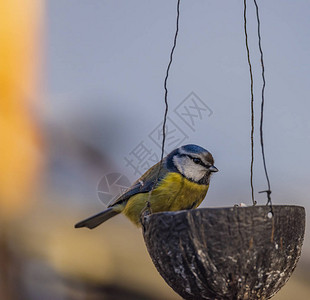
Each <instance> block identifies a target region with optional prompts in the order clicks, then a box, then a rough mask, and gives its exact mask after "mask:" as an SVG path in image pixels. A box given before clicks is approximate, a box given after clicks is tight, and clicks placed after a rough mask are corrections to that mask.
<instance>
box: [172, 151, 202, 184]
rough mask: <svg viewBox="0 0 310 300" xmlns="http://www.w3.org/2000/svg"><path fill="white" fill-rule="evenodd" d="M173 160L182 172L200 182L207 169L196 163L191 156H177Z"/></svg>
mask: <svg viewBox="0 0 310 300" xmlns="http://www.w3.org/2000/svg"><path fill="white" fill-rule="evenodd" d="M173 162H174V165H175V166H176V167H177V169H178V171H179V172H180V173H181V174H183V175H184V176H185V177H186V178H189V179H191V180H193V181H196V182H198V181H199V180H200V179H201V178H202V177H203V176H204V175H205V174H206V169H205V168H204V167H203V166H201V165H197V164H195V163H194V162H193V161H192V160H191V159H190V158H189V157H186V156H181V157H180V156H175V157H174V158H173Z"/></svg>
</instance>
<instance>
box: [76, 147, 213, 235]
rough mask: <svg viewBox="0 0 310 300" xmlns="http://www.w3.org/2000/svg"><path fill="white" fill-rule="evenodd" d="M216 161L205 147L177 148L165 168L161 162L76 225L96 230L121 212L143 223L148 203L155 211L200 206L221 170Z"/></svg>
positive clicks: (137, 222)
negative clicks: (141, 218) (109, 202)
mask: <svg viewBox="0 0 310 300" xmlns="http://www.w3.org/2000/svg"><path fill="white" fill-rule="evenodd" d="M213 164H214V160H213V157H212V155H211V153H210V152H208V151H207V150H206V149H204V148H202V147H199V146H197V145H185V146H182V147H180V148H177V149H175V150H173V151H172V152H171V153H170V154H168V155H167V156H166V157H165V158H164V159H163V162H162V165H161V167H160V163H157V164H156V165H154V166H153V167H151V168H150V169H149V170H148V171H147V172H145V173H144V174H143V175H142V176H141V177H140V178H139V179H138V180H137V181H136V182H135V183H134V184H133V185H132V186H131V187H130V188H128V190H127V191H126V192H125V193H124V194H122V195H121V196H120V197H119V198H118V199H116V200H115V201H114V203H112V204H111V205H109V207H108V208H107V209H106V210H104V211H103V212H101V213H99V214H97V215H95V216H92V217H90V218H88V219H86V220H83V221H81V222H79V223H77V224H76V225H75V228H80V227H88V228H90V229H93V228H95V227H97V226H98V225H100V224H101V223H103V222H105V221H106V220H108V219H110V218H112V217H113V216H115V215H117V214H119V213H123V214H124V215H125V216H127V217H128V218H129V219H130V220H131V221H132V222H133V223H135V224H136V225H138V226H140V217H141V213H142V211H143V210H144V209H145V208H146V206H147V203H149V207H150V210H151V211H152V212H161V211H176V210H183V209H192V208H196V207H198V206H199V205H200V203H201V202H202V200H203V199H204V197H205V196H206V194H207V191H208V188H209V182H210V177H211V174H212V172H217V171H218V169H217V168H216V167H215V166H214V165H213ZM159 168H160V173H159V176H158V180H156V178H157V175H158V170H159ZM154 185H155V186H154ZM149 192H150V193H149Z"/></svg>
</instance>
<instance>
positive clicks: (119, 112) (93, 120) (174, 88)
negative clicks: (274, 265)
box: [0, 0, 310, 300]
mask: <svg viewBox="0 0 310 300" xmlns="http://www.w3.org/2000/svg"><path fill="white" fill-rule="evenodd" d="M259 5H260V16H261V33H262V45H263V50H264V58H265V67H266V80H267V86H266V95H265V96H266V105H265V127H264V128H265V147H266V148H265V151H266V156H267V164H268V167H269V173H270V179H271V184H272V191H273V193H272V199H273V202H274V204H296V205H302V206H304V207H305V208H306V209H309V206H310V204H309V178H310V169H309V162H310V159H309V150H310V138H309V137H310V135H309V130H310V120H309V110H310V105H309V99H308V98H309V94H310V85H309V69H310V57H309V50H310V49H309V45H310V35H309V30H308V29H309V28H310V19H309V14H308V12H309V10H310V3H309V1H298V2H294V3H293V2H292V1H288V0H287V1H286V0H285V1H284V0H282V1H272V2H271V1H259ZM248 8H249V10H248V26H249V29H248V31H249V43H250V50H251V55H252V64H253V69H254V79H255V86H254V89H255V100H256V104H255V111H256V113H257V117H256V119H255V125H256V143H255V154H256V158H255V176H254V180H255V190H256V193H255V194H256V200H257V201H258V203H259V204H262V205H263V204H265V203H266V195H264V194H258V193H257V192H258V191H261V190H264V189H266V182H265V178H264V175H263V169H262V161H261V156H260V148H259V136H258V128H259V123H258V122H259V108H260V98H259V97H260V94H259V93H260V88H261V77H260V60H259V58H260V57H259V52H258V46H257V31H256V30H257V27H256V21H255V20H256V19H255V9H254V6H253V3H252V1H249V3H248ZM175 21H176V1H163V0H161V1H152V2H151V1H141V0H140V1H130V2H128V1H103V0H89V1H83V0H74V1H73V0H68V1H63V0H46V1H43V0H23V1H18V0H10V1H1V2H0V39H1V42H0V62H1V64H0V65H1V68H0V83H1V89H0V97H1V118H0V122H1V123H0V124H1V156H0V162H1V173H0V176H1V180H0V223H1V224H0V299H8V300H11V299H13V300H15V299H40V300H41V299H56V300H58V299H59V300H60V299H78V300H80V299H81V300H82V299H180V297H179V296H178V295H176V294H175V293H174V292H173V291H172V290H171V289H170V288H169V287H168V286H167V285H166V284H165V282H164V280H163V279H162V278H161V277H160V276H159V274H158V273H157V271H156V269H155V267H154V266H153V265H152V262H151V259H150V258H149V256H148V253H147V251H146V248H145V245H144V242H143V238H142V234H141V231H140V229H137V228H135V227H134V226H133V225H132V224H131V223H130V222H129V221H128V220H127V219H125V218H124V217H122V216H117V217H115V218H113V219H112V220H110V221H109V222H107V223H105V224H104V226H101V227H99V228H97V229H96V230H93V231H89V230H76V229H74V228H73V226H74V224H75V223H76V222H77V221H79V220H81V219H83V218H85V217H87V216H89V215H90V214H93V213H96V212H99V211H101V210H102V209H104V208H105V207H106V206H107V205H108V203H109V202H110V201H112V200H113V198H114V197H115V196H117V194H118V193H120V192H121V191H123V190H124V189H125V188H126V187H127V186H128V185H130V183H131V182H133V181H134V180H135V179H137V178H138V177H139V176H140V175H141V174H142V173H144V171H145V170H146V169H148V168H149V167H150V166H151V165H153V164H154V163H155V162H156V161H157V160H158V158H159V156H160V141H161V138H162V136H161V132H160V128H161V127H160V126H161V124H162V123H161V122H162V117H163V112H164V89H163V81H164V75H165V71H166V68H167V64H168V60H169V53H170V50H171V47H172V41H173V36H174V31H175ZM168 86H169V105H170V106H169V115H168V116H169V119H168V133H167V145H166V149H167V152H169V151H170V150H172V149H174V148H176V147H178V146H179V145H182V144H187V143H195V144H198V145H201V146H203V147H205V148H207V149H208V150H209V151H211V152H212V154H213V155H214V157H215V164H216V166H217V167H218V168H219V170H220V172H219V173H217V174H216V175H215V176H214V177H213V178H212V182H211V187H210V190H209V193H208V196H207V199H206V200H205V201H204V202H203V205H202V206H204V207H205V206H208V207H214V206H232V205H234V204H236V203H240V202H244V203H246V204H248V205H250V204H251V199H250V187H249V167H250V82H249V71H248V65H247V60H246V51H245V42H244V32H243V3H242V1H221V2H218V1H202V0H200V1H195V2H193V1H181V15H180V32H179V38H178V45H177V48H176V51H175V56H174V62H173V64H172V68H171V73H170V78H169V81H168ZM307 220H308V221H309V218H307ZM309 293H310V235H309V231H307V230H306V237H305V241H304V246H303V252H302V257H301V259H300V262H299V264H298V266H297V269H296V271H295V273H294V274H293V276H292V278H291V279H290V280H289V282H288V283H287V284H286V286H285V287H284V288H283V289H282V290H281V291H280V292H279V293H278V294H277V295H276V296H275V297H274V299H292V298H293V297H298V299H301V300H303V299H308V297H309Z"/></svg>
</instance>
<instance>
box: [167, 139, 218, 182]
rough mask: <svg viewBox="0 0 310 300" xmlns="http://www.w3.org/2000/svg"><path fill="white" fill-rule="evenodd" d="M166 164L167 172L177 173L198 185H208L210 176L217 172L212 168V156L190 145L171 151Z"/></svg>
mask: <svg viewBox="0 0 310 300" xmlns="http://www.w3.org/2000/svg"><path fill="white" fill-rule="evenodd" d="M166 162H167V167H168V169H169V170H171V171H175V172H178V173H180V174H182V175H183V176H184V177H185V178H187V179H189V180H191V181H193V182H196V183H199V184H209V181H210V175H211V174H212V173H213V172H217V171H218V169H217V168H216V167H215V166H214V159H213V157H212V154H211V153H210V152H209V151H207V150H206V149H204V148H202V147H200V146H197V145H192V144H190V145H185V146H182V147H180V148H177V149H175V150H174V151H172V152H171V153H170V154H168V156H167V160H166Z"/></svg>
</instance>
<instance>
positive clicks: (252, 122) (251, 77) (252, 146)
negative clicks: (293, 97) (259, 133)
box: [243, 0, 256, 205]
mask: <svg viewBox="0 0 310 300" xmlns="http://www.w3.org/2000/svg"><path fill="white" fill-rule="evenodd" d="M243 4H244V10H243V20H244V35H245V47H246V51H247V58H248V65H249V71H250V79H251V167H250V184H251V196H252V203H253V205H256V201H255V199H254V185H253V166H254V90H253V86H254V81H253V72H252V64H251V59H250V49H249V43H248V32H247V18H246V12H247V6H246V0H244V1H243Z"/></svg>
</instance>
